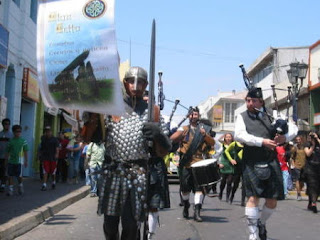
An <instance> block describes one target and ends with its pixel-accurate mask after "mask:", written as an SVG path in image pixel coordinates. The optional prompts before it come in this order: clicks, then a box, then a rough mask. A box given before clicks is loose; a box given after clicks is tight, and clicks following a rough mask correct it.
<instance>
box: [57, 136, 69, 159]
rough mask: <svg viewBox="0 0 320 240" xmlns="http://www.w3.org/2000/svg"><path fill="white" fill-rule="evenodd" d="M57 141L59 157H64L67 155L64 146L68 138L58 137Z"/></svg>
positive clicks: (66, 144)
mask: <svg viewBox="0 0 320 240" xmlns="http://www.w3.org/2000/svg"><path fill="white" fill-rule="evenodd" d="M59 142H60V148H59V159H65V158H66V157H67V149H66V147H67V146H68V143H69V140H68V139H66V138H64V139H59Z"/></svg>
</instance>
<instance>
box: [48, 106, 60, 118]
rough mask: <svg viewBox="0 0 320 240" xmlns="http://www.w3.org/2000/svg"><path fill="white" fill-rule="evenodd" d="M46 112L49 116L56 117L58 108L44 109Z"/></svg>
mask: <svg viewBox="0 0 320 240" xmlns="http://www.w3.org/2000/svg"><path fill="white" fill-rule="evenodd" d="M46 112H47V113H49V114H51V115H52V116H57V115H58V112H59V108H54V107H52V108H48V107H47V108H46Z"/></svg>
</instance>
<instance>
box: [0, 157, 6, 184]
mask: <svg viewBox="0 0 320 240" xmlns="http://www.w3.org/2000/svg"><path fill="white" fill-rule="evenodd" d="M0 180H1V184H6V181H7V177H6V165H5V159H0Z"/></svg>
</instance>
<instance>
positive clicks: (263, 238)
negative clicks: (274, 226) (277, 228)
mask: <svg viewBox="0 0 320 240" xmlns="http://www.w3.org/2000/svg"><path fill="white" fill-rule="evenodd" d="M258 229H259V238H260V239H261V240H267V229H266V225H265V224H262V223H261V221H260V220H259V221H258Z"/></svg>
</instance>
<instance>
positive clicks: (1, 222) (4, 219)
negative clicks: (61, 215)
mask: <svg viewBox="0 0 320 240" xmlns="http://www.w3.org/2000/svg"><path fill="white" fill-rule="evenodd" d="M41 185H42V184H41V182H40V180H39V179H33V178H26V179H25V180H24V194H23V195H22V196H20V195H18V194H17V193H15V194H14V195H13V196H10V197H8V196H7V195H6V193H0V239H3V240H4V239H8V240H9V239H14V238H15V237H17V236H19V235H22V234H24V233H25V232H27V231H29V230H31V229H32V228H34V227H36V226H37V225H39V224H40V223H42V222H44V220H45V219H46V218H48V217H50V216H53V215H54V214H55V213H57V212H59V211H61V210H62V209H64V208H65V207H67V206H69V205H71V204H72V203H74V202H76V201H78V200H80V199H81V198H83V197H85V196H87V195H88V194H89V192H90V187H89V186H85V185H84V181H80V183H79V184H72V185H71V184H70V185H69V184H66V183H57V184H56V189H55V190H52V189H51V188H50V186H51V184H49V185H48V187H49V188H48V190H47V191H40V188H41Z"/></svg>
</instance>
